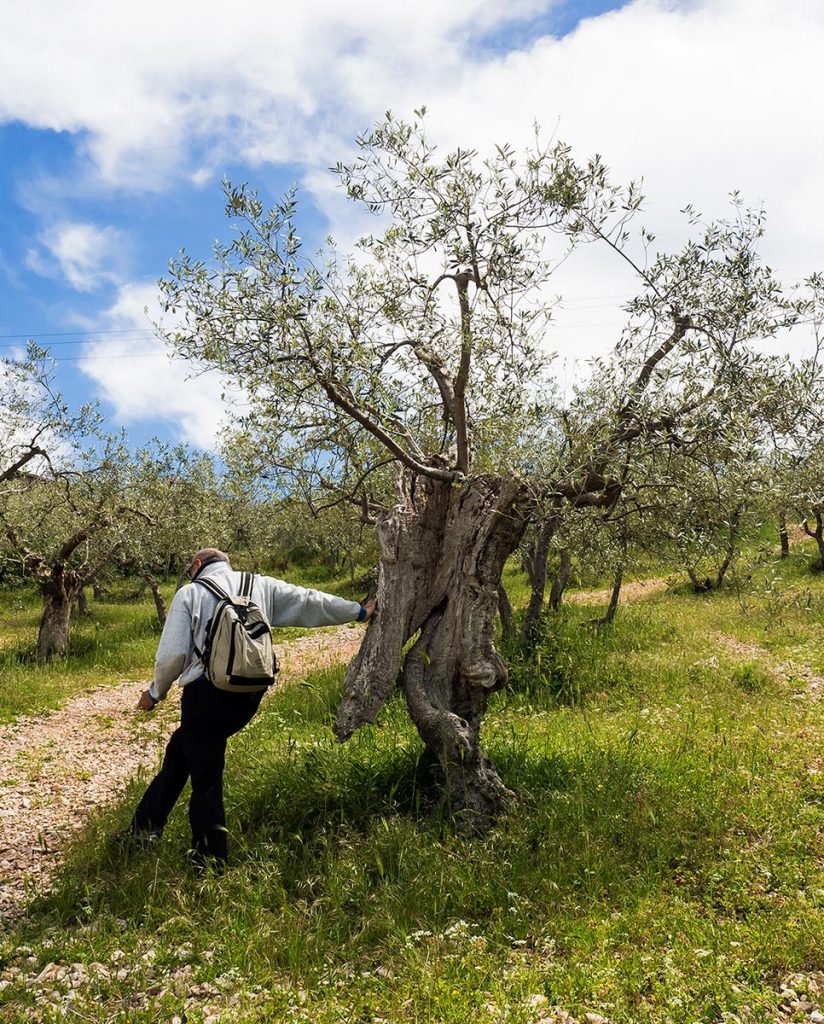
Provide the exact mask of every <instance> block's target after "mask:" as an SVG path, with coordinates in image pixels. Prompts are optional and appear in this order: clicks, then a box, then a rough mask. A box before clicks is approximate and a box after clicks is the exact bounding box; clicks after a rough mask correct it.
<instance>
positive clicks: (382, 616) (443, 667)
mask: <svg viewBox="0 0 824 1024" xmlns="http://www.w3.org/2000/svg"><path fill="white" fill-rule="evenodd" d="M400 492H401V493H400V499H401V500H400V503H399V504H398V505H397V506H396V508H395V509H394V510H393V511H392V512H391V513H390V514H387V515H386V516H385V517H384V518H383V520H382V521H381V522H380V523H379V526H378V537H379V542H380V548H381V559H380V567H379V577H378V592H377V597H378V612H377V614H376V615H375V617H374V618H373V619H372V621H371V622H370V624H369V628H368V630H367V633H366V636H365V637H364V641H363V644H362V646H361V649H360V651H359V653H358V655H357V657H356V658H355V660H354V661H353V662H352V664H351V665H350V667H349V671H348V672H347V676H346V682H345V685H344V695H343V699H342V701H341V704H340V707H339V708H338V714H337V721H336V723H335V733H336V735H337V737H338V739H339V740H341V741H343V740H346V739H348V738H349V737H350V736H351V735H352V733H354V732H355V730H356V729H358V728H359V727H360V726H362V725H365V724H366V723H368V722H373V721H374V720H375V716H376V715H377V713H378V711H379V709H380V707H381V706H382V704H383V703H384V701H385V700H386V698H387V697H388V695H389V693H390V692H391V691H392V689H393V687H394V685H395V682H396V680H397V679H398V674H399V672H400V679H401V683H402V685H403V688H404V692H405V695H406V702H407V707H408V709H409V714H410V716H411V718H412V720H413V722H414V723H415V725H416V727H417V729H418V732H419V733H420V735H421V737H422V738H423V741H424V743H425V744H426V747H427V749H428V750H429V751H430V753H431V754H432V755H433V756H434V757H435V758H436V759H437V760H438V762H439V763H440V765H441V767H442V769H443V772H444V777H445V782H446V788H445V792H446V796H447V799H448V800H449V804H450V807H451V809H452V811H453V813H456V814H458V815H459V816H460V817H461V818H462V819H463V820H464V821H465V822H466V823H468V824H472V825H482V824H483V823H484V822H486V821H489V820H490V819H493V818H494V817H495V816H496V815H497V814H498V813H499V812H500V811H501V810H502V809H503V807H504V806H505V805H506V803H507V801H508V799H509V797H510V796H511V793H510V792H509V790H507V788H506V786H505V785H504V784H503V782H502V781H501V778H500V776H499V775H498V772H497V771H496V769H495V766H494V765H493V764H492V762H491V761H490V760H489V758H488V757H487V756H486V755H485V754H484V752H483V750H482V748H481V722H482V719H483V716H484V713H485V711H486V707H487V703H488V700H489V696H490V694H491V693H492V692H493V691H494V690H496V689H498V688H499V687H501V686H502V685H503V684H504V683H505V681H506V678H507V671H506V666H505V665H504V662H503V660H502V659H501V657H500V655H499V654H498V652H497V651H496V650H495V647H494V644H493V638H494V627H495V614H496V610H497V608H498V601H499V590H498V587H499V584H500V579H501V572H502V570H503V566H504V562H505V561H506V559H507V557H508V556H509V555H510V554H511V553H512V551H514V550H515V548H516V547H517V545H518V543H519V542H520V539H521V536H522V534H523V531H524V528H525V526H526V522H527V520H528V518H529V516H530V514H531V513H532V509H533V503H532V499H531V496H530V493H529V491H528V489H527V487H526V486H525V485H524V484H523V482H522V481H520V480H519V479H518V478H517V477H515V476H510V477H496V476H477V477H472V478H468V479H467V480H465V481H464V482H463V483H462V484H460V485H451V484H449V483H445V482H442V481H437V480H432V479H430V478H428V477H418V476H413V475H411V474H406V475H404V476H403V477H402V479H401V483H400ZM412 638H415V639H414V643H413V645H412V647H411V649H410V650H409V651H408V653H407V654H406V656H405V658H404V656H403V648H404V646H405V645H406V644H407V642H408V641H409V640H411V639H412Z"/></svg>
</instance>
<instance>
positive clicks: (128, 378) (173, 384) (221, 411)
mask: <svg viewBox="0 0 824 1024" xmlns="http://www.w3.org/2000/svg"><path fill="white" fill-rule="evenodd" d="M160 320H161V314H160V309H159V307H158V302H157V288H156V286H155V285H154V284H152V283H148V282H146V283H134V282H132V283H128V284H124V285H122V286H121V288H120V290H119V293H118V297H117V300H116V301H115V303H114V304H113V305H112V306H111V308H110V309H108V310H107V311H106V313H105V315H104V318H103V322H104V323H106V324H107V326H108V327H109V328H110V330H111V331H113V332H114V331H119V332H122V333H120V334H114V333H112V334H109V335H106V336H105V338H103V339H101V340H97V341H89V342H88V343H87V344H86V345H85V346H84V348H83V358H82V359H81V362H80V368H81V369H82V370H83V372H84V373H85V374H87V375H88V376H89V377H90V378H91V379H92V380H94V381H95V382H96V384H97V385H98V388H99V390H100V395H101V397H102V398H103V399H104V400H105V401H107V402H109V403H111V404H112V405H113V406H114V418H115V419H116V420H117V421H119V422H120V423H121V424H122V425H124V426H126V425H128V424H133V423H150V424H151V423H157V422H166V423H167V424H169V426H170V427H171V428H172V430H173V431H174V432H175V433H176V434H177V436H178V437H180V438H182V439H183V440H185V441H189V442H190V443H192V444H195V445H198V446H199V447H201V448H206V449H214V448H216V447H218V444H219V440H220V435H221V430H222V423H223V422H224V420H225V419H226V416H227V407H226V404H225V403H224V401H223V400H222V398H221V395H222V393H223V391H224V390H226V385H225V382H224V381H222V380H221V378H220V377H219V376H218V375H217V374H216V373H206V374H202V375H200V376H192V374H193V368H192V367H191V366H190V365H189V364H187V363H184V362H182V361H180V360H172V359H170V357H169V354H168V351H167V349H166V346H165V344H164V343H163V342H162V341H161V340H160V339H159V338H158V337H157V336H156V335H155V333H154V331H153V326H152V324H153V322H154V323H157V322H159V321H160Z"/></svg>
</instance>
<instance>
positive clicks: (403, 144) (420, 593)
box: [162, 118, 787, 820]
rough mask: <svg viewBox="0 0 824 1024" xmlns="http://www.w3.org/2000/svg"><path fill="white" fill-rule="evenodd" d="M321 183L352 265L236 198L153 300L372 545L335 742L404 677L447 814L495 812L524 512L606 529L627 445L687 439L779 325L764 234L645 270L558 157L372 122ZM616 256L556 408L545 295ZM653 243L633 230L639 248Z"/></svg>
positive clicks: (233, 194) (613, 195) (582, 175)
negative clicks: (628, 295) (488, 726)
mask: <svg viewBox="0 0 824 1024" xmlns="http://www.w3.org/2000/svg"><path fill="white" fill-rule="evenodd" d="M358 145H359V155H358V157H357V158H356V159H355V160H354V161H353V162H351V163H349V164H339V165H338V166H337V168H336V173H337V174H338V176H339V179H340V181H341V184H342V186H343V188H344V189H345V191H346V194H347V195H348V197H349V198H350V199H351V200H352V201H353V202H354V203H357V204H360V205H363V206H365V207H366V208H367V209H369V210H371V211H373V212H374V213H375V215H376V217H377V218H378V224H377V225H376V232H375V234H373V235H370V236H368V237H366V238H364V239H362V240H361V242H360V244H359V246H358V250H357V251H356V253H355V254H354V255H352V256H348V257H347V256H344V255H342V254H341V253H339V252H338V251H337V249H336V247H335V246H334V244H333V243H332V242H331V241H330V242H329V243H327V245H326V246H325V248H324V249H323V250H321V251H320V252H319V253H318V254H317V255H316V256H315V257H312V258H310V257H307V256H306V255H305V254H304V253H303V251H302V249H301V242H300V237H299V230H298V226H297V207H296V198H295V196H294V195H293V194H290V195H288V196H287V197H286V198H285V199H284V200H283V201H282V202H281V203H278V204H276V205H275V206H274V207H273V208H272V209H269V210H267V209H265V208H264V205H263V203H262V201H261V200H260V198H259V196H258V194H257V193H256V192H255V191H254V190H251V189H249V188H247V187H245V186H243V187H234V186H231V185H227V186H226V197H227V213H228V215H229V216H230V217H231V218H232V219H233V220H234V221H235V222H237V223H238V224H239V226H240V230H239V232H238V233H237V234H236V236H235V238H234V240H233V241H232V242H231V243H230V244H228V245H218V246H217V247H216V250H215V254H214V263H213V264H206V263H204V262H203V261H202V260H199V259H194V258H192V257H190V256H188V255H187V254H185V253H184V254H182V255H181V256H180V258H179V259H177V260H176V261H174V263H173V264H172V267H171V272H170V275H169V277H168V279H167V280H165V281H164V282H162V289H163V293H164V298H165V308H166V310H167V312H169V313H173V315H174V317H175V320H176V322H177V324H178V327H177V328H176V329H174V330H172V331H169V332H168V337H169V339H170V341H171V343H172V344H173V345H174V346H175V348H176V349H177V351H178V352H179V353H182V354H183V355H185V356H188V357H190V358H192V359H194V360H197V361H198V362H200V363H201V364H205V365H208V366H216V367H220V368H221V370H222V371H223V372H224V373H226V374H228V375H229V376H230V377H232V378H233V379H234V380H236V381H238V382H239V383H240V384H241V385H242V386H243V387H245V388H246V389H247V391H248V393H249V394H250V396H251V402H252V410H251V413H250V415H249V416H248V417H247V420H246V423H245V427H246V428H247V430H248V431H249V432H250V434H251V436H253V437H254V438H255V443H256V444H257V447H258V451H259V457H260V458H261V461H262V462H264V463H265V462H266V460H267V459H268V458H271V459H272V462H273V463H276V464H277V466H278V470H279V472H280V473H282V474H284V476H288V475H289V474H292V475H294V476H297V477H300V478H301V479H303V480H307V479H310V480H315V481H317V482H318V484H319V485H322V486H323V487H325V488H327V489H330V490H331V489H335V490H338V491H339V492H341V493H342V494H343V495H344V496H345V497H346V499H347V500H349V501H351V502H352V503H354V504H355V505H356V506H357V508H358V509H359V510H360V513H361V515H362V517H363V518H364V519H365V520H369V521H373V522H375V523H376V526H377V534H378V539H379V544H380V566H379V579H378V609H379V610H378V613H377V614H376V616H375V617H374V618H373V620H372V621H371V622H370V625H369V627H368V629H367V633H366V636H365V638H364V641H363V644H362V646H361V649H360V651H359V653H358V655H357V656H356V658H355V659H354V661H353V662H352V664H351V665H350V667H349V670H348V672H347V676H346V681H345V685H344V694H343V698H342V701H341V703H340V706H339V708H338V713H337V719H336V723H335V732H336V735H337V736H338V738H339V739H340V740H345V739H347V738H348V737H349V736H351V735H352V734H353V732H354V731H355V730H356V729H358V728H359V727H360V726H362V725H364V724H366V723H369V722H372V721H374V719H375V717H376V715H377V713H378V711H379V710H380V708H381V706H382V704H383V703H384V702H385V700H386V699H387V697H388V695H389V694H390V692H391V691H392V689H393V688H394V686H395V682H396V678H397V677H398V674H399V671H400V678H401V682H402V686H403V690H404V693H405V697H406V702H407V706H408V709H409V713H410V715H411V717H412V719H413V721H414V723H415V725H416V727H417V729H418V731H419V733H420V735H421V736H422V738H423V740H424V743H425V744H426V746H427V748H428V750H429V751H430V753H431V755H432V756H433V757H434V758H436V759H437V760H438V761H439V762H440V764H441V766H442V768H443V770H444V775H445V779H446V787H447V793H448V796H449V800H450V803H451V806H452V807H453V809H455V810H457V811H461V812H462V813H464V814H465V816H466V818H467V819H469V820H483V819H487V818H489V817H490V816H494V815H495V814H496V813H497V812H498V811H499V810H500V809H501V808H502V806H504V804H505V803H506V800H507V797H508V796H509V792H508V790H507V789H506V787H505V785H504V783H503V781H502V780H501V778H500V777H499V775H498V772H497V771H496V769H495V767H494V765H493V764H492V762H491V761H490V759H489V758H488V757H487V756H486V755H485V753H484V751H483V748H482V744H481V736H480V733H481V722H482V719H483V715H484V712H485V709H486V707H487V702H488V699H489V695H490V694H491V693H492V692H493V691H494V690H495V689H497V688H498V687H500V686H502V685H503V683H504V682H505V680H506V675H507V672H506V667H505V665H504V662H503V660H502V658H501V657H500V655H499V654H498V652H497V651H496V650H495V647H494V643H493V638H494V619H495V614H496V609H497V607H498V601H499V583H500V578H501V572H502V568H503V565H504V562H505V560H506V558H507V557H508V556H509V555H510V553H512V552H513V551H514V550H515V549H516V548H517V546H518V544H519V542H520V540H521V537H522V535H523V532H524V529H525V527H526V525H527V523H528V521H529V519H530V518H531V517H532V515H533V513H534V511H535V509H536V507H537V505H538V503H539V502H543V503H544V504H545V505H546V503H549V505H552V503H553V502H554V503H560V504H561V505H563V506H566V507H570V508H602V509H604V510H609V509H610V508H612V507H614V506H615V504H616V502H617V501H618V499H619V497H620V495H621V492H622V489H623V487H624V486H625V483H626V481H627V479H628V478H629V476H630V474H631V466H632V462H633V459H634V454H633V452H634V449H635V448H637V447H638V446H641V447H642V448H643V446H645V445H646V446H649V445H658V446H660V447H661V448H671V447H672V446H673V445H675V444H677V443H685V441H686V439H687V437H688V435H689V432H690V431H693V430H695V429H698V425H699V424H700V422H701V417H702V415H709V413H710V409H711V406H712V403H713V402H714V401H715V399H714V395H715V393H716V392H717V391H720V392H722V393H724V394H725V395H728V394H730V392H731V390H732V384H731V382H730V381H729V380H727V381H725V380H724V375H725V374H727V375H728V376H730V375H731V374H732V372H733V367H738V370H739V371H740V373H742V374H743V373H745V372H746V368H745V366H743V365H742V359H741V358H739V357H738V352H739V350H740V349H743V348H745V347H746V345H747V343H748V341H750V340H752V339H753V338H758V337H762V336H764V335H765V334H769V333H770V332H772V331H774V330H775V329H777V328H776V325H777V323H778V321H779V319H780V320H781V322H782V323H785V322H786V321H787V315H786V314H787V311H786V309H784V308H783V306H782V309H781V313H780V316H778V315H777V314H776V313H775V310H774V309H773V306H774V305H775V304H776V301H777V298H778V292H777V285H775V284H774V282H773V281H772V279H771V277H770V275H769V272H768V271H766V270H765V269H763V268H760V267H759V266H758V263H757V257H756V254H755V244H754V243H755V240H756V237H757V234H758V232H759V230H760V224H759V223H758V222H757V219H756V220H755V221H753V219H752V218H751V219H749V220H747V219H746V218H743V220H742V222H741V223H735V224H731V225H721V226H718V225H710V226H708V227H705V228H704V229H703V234H702V237H701V239H700V241H697V242H695V243H691V245H690V246H688V247H687V248H686V249H685V250H684V251H683V252H682V253H679V254H677V255H675V256H661V257H658V258H656V259H655V261H654V262H653V264H652V265H651V266H650V267H647V266H646V263H645V262H644V255H643V251H642V253H641V256H640V258H639V259H633V258H632V257H631V256H630V255H629V253H628V249H629V246H630V238H629V234H628V229H627V227H626V225H627V222H628V218H629V217H630V216H631V215H632V214H633V213H634V211H635V210H636V209H637V208H638V206H639V204H640V202H641V196H640V194H639V193H638V190H637V189H636V188H635V187H634V186H632V185H630V186H627V187H626V188H618V187H615V186H613V185H611V184H610V183H609V181H608V178H607V173H606V170H605V168H604V166H603V164H602V162H601V161H600V159H598V158H596V159H593V160H591V161H589V162H588V163H586V164H582V165H579V164H578V163H576V162H575V161H574V160H573V158H572V156H571V154H570V152H569V150H568V149H567V148H565V147H564V146H562V145H553V146H552V147H549V148H541V147H540V146H539V145H536V146H535V147H533V148H532V149H531V150H529V151H528V152H526V153H525V154H524V156H523V157H518V156H516V154H515V153H514V151H513V150H512V149H511V148H510V147H507V146H501V147H499V148H498V149H497V150H496V151H495V153H494V154H493V155H492V156H491V157H490V158H488V159H486V160H483V161H482V160H480V159H479V157H478V156H477V154H475V153H474V152H471V151H466V150H457V151H455V152H453V153H450V154H447V155H446V156H444V157H440V156H439V155H438V154H437V153H436V152H435V150H434V148H433V147H432V146H431V145H430V144H429V143H428V142H427V139H426V136H425V133H424V132H423V128H422V126H421V124H420V123H419V122H415V123H413V124H412V125H409V124H404V123H402V122H398V121H396V120H393V119H391V118H388V119H387V120H386V121H385V122H384V123H382V124H380V125H378V126H377V127H376V128H375V129H374V130H373V131H372V132H371V133H369V134H368V135H366V136H365V137H363V138H361V139H359V141H358ZM580 242H597V243H600V244H602V245H606V246H608V247H609V248H610V249H611V250H612V251H614V252H615V254H616V258H617V259H625V260H630V262H631V263H632V265H633V267H634V268H635V270H636V272H637V273H638V276H639V284H640V288H641V290H640V294H639V297H638V298H637V299H636V300H635V301H634V302H633V303H632V304H630V306H629V307H628V316H629V326H628V328H627V330H626V331H625V332H624V334H623V337H622V339H621V344H620V345H619V347H618V350H617V354H616V357H615V359H614V360H613V361H612V362H611V363H609V364H605V365H603V366H601V367H596V373H595V377H594V380H595V384H593V385H592V386H590V385H587V386H582V387H581V388H580V389H579V392H578V394H577V396H576V397H575V399H574V401H573V402H572V403H571V405H570V406H569V407H566V408H563V409H562V408H561V407H560V403H559V401H558V399H557V396H556V394H555V391H554V389H553V385H552V380H551V378H550V375H549V368H550V359H549V356H548V339H549V338H550V337H551V309H552V306H551V302H550V301H549V300H548V293H547V282H548V279H549V277H550V275H551V273H552V270H553V268H554V266H555V264H556V263H557V261H558V260H559V259H561V258H563V257H564V256H565V255H566V253H567V252H568V251H569V248H570V246H573V245H575V244H577V243H580ZM651 242H652V238H651V236H648V235H644V236H643V237H642V242H641V245H642V250H643V246H649V244H650V243H651Z"/></svg>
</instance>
